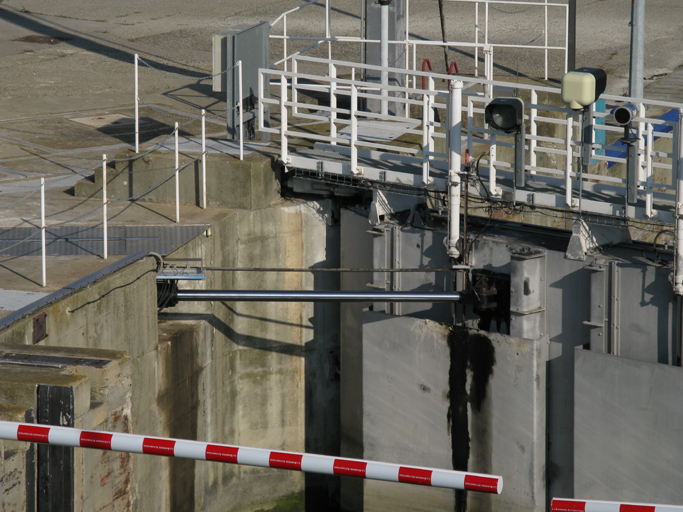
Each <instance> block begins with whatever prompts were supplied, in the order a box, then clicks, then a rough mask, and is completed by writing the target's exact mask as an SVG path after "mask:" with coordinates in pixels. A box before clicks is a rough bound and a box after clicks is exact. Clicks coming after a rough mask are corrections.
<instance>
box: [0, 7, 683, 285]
mask: <svg viewBox="0 0 683 512" xmlns="http://www.w3.org/2000/svg"><path fill="white" fill-rule="evenodd" d="M368 1H373V0H368ZM302 2H303V0H278V1H273V0H214V1H211V2H187V1H181V0H164V1H163V2H161V1H159V0H136V1H135V2H133V1H132V0H117V1H116V2H112V1H110V0H107V1H105V0H89V1H88V2H85V1H75V0H49V1H48V0H0V226H3V227H12V226H18V225H32V226H35V225H36V223H37V222H38V219H39V209H40V207H39V201H38V200H37V196H35V195H34V196H32V197H31V198H29V199H26V200H25V201H23V200H22V198H23V197H24V196H25V195H26V191H24V190H19V189H20V188H21V187H20V186H18V185H16V183H17V182H18V181H23V180H27V182H28V183H27V185H28V184H32V183H33V184H34V183H35V180H36V178H37V177H39V176H47V177H48V178H50V177H52V178H64V177H68V181H69V184H68V185H66V186H64V187H61V188H59V187H57V188H53V189H50V190H48V193H47V196H48V203H49V204H50V205H52V206H51V212H52V213H50V215H52V216H53V217H54V215H57V216H58V217H59V221H60V222H67V221H68V219H71V218H80V217H81V216H82V215H83V214H84V213H87V212H89V211H90V210H93V208H94V206H93V205H90V204H85V203H83V201H82V200H80V199H77V198H74V197H73V195H71V194H70V193H69V190H70V188H71V187H72V185H73V183H72V181H73V180H77V179H80V176H79V175H78V173H82V174H86V175H87V174H88V173H92V172H93V169H94V168H95V167H97V166H98V162H99V160H100V159H101V156H102V154H103V153H107V154H108V155H109V156H110V157H113V156H114V155H115V154H116V153H117V152H119V151H121V150H123V149H125V148H128V147H130V144H131V142H132V139H131V133H130V127H128V131H126V130H123V131H121V132H116V131H114V132H112V131H107V130H104V129H98V128H96V127H92V126H89V125H88V124H84V123H83V122H82V119H83V118H89V117H91V118H97V117H101V116H104V115H121V116H127V117H128V118H130V117H131V116H132V115H133V103H134V79H133V77H134V66H133V56H134V54H135V53H138V54H139V55H140V57H141V58H142V59H144V63H146V64H148V65H149V66H151V67H148V66H147V65H145V64H143V66H141V68H140V98H141V100H142V102H143V104H142V109H141V116H142V117H143V118H146V119H147V120H148V123H149V124H147V125H144V124H143V126H142V130H143V136H142V142H143V143H144V144H152V143H156V142H160V141H161V140H164V139H165V138H167V137H168V136H169V135H170V133H171V132H172V130H173V126H174V123H175V122H180V123H181V124H182V125H183V127H182V131H183V134H184V135H197V134H198V133H199V123H197V122H196V121H192V120H191V117H192V116H197V115H198V112H199V109H200V108H205V109H207V110H208V111H209V113H210V115H211V114H212V113H220V112H224V111H225V101H224V97H223V95H222V94H218V93H213V92H212V90H211V80H210V79H206V78H204V77H206V76H208V75H210V74H211V72H212V69H211V67H212V66H211V61H212V56H211V51H212V48H211V36H212V34H214V33H216V32H220V31H222V30H225V29H226V28H228V27H230V26H233V25H236V24H239V23H255V22H258V21H262V20H266V21H273V20H275V18H277V16H278V15H279V14H280V13H282V12H283V11H285V10H287V9H289V8H292V7H295V6H297V5H299V4H300V3H302ZM558 2H559V3H561V2H562V0H558ZM322 4H324V2H322V1H321V2H320V5H311V6H309V7H307V8H306V9H304V10H302V11H300V12H297V13H296V14H293V15H291V16H290V18H289V19H288V32H289V34H292V35H303V36H317V35H323V34H324V14H325V13H324V8H323V7H322ZM360 5H361V2H360V0H332V10H333V18H332V24H333V33H334V34H335V35H359V34H360ZM630 5H631V2H628V1H627V0H579V1H578V34H577V36H578V37H577V38H578V47H577V65H579V66H593V67H603V68H605V69H606V70H607V72H608V92H610V93H615V94H622V93H624V92H625V86H626V84H627V78H628V62H629V41H630V28H629V25H628V24H629V21H630ZM557 9H558V8H557V7H549V13H550V16H549V31H548V38H549V42H550V44H559V43H561V41H562V39H563V26H562V23H561V21H560V19H559V18H558V16H557V15H556V14H553V13H555V12H556V10H557ZM543 11H544V8H542V7H541V8H539V7H533V6H532V7H528V6H527V7H525V6H519V5H516V4H510V5H505V4H500V5H496V6H491V8H490V24H489V40H490V41H491V42H494V43H515V44H538V43H539V42H541V41H542V40H543V39H544V37H545V35H544V34H543V25H542V19H543V14H542V13H543ZM482 12H483V8H482ZM446 16H447V20H448V23H447V36H448V39H449V40H458V39H459V40H465V41H473V40H474V29H475V24H474V7H473V5H472V4H466V3H454V2H447V3H446ZM681 20H683V1H681V0H673V1H672V0H647V11H646V52H645V53H646V60H645V76H646V79H648V83H653V82H657V83H663V82H664V81H666V80H670V79H671V77H672V76H674V75H681V74H683V69H680V67H681V65H682V64H683V44H682V42H683V34H682V33H681ZM481 23H483V20H482V21H481ZM481 28H482V29H483V27H481ZM280 30H281V28H277V31H278V33H279V31H280ZM410 32H411V38H422V39H433V40H440V39H441V28H440V23H439V12H438V4H437V1H436V0H411V17H410ZM292 48H296V44H294V43H292V44H291V45H290V50H291V49H292ZM281 51H282V47H281V46H280V45H278V44H277V43H273V44H272V45H271V57H275V56H276V55H279V54H280V53H281ZM326 53H327V52H326V49H325V48H324V47H323V48H320V49H318V50H317V52H313V55H318V56H326ZM359 55H360V47H359V46H358V45H355V44H347V45H335V47H334V48H333V57H334V58H336V59H340V60H351V61H357V60H358V58H359ZM424 57H429V58H430V59H431V60H432V62H433V64H434V71H444V63H443V53H442V50H440V49H431V50H427V49H424V48H423V49H421V50H420V53H419V54H418V58H419V60H422V58H424ZM449 59H455V60H456V61H457V62H458V65H459V67H460V70H461V71H462V72H463V73H472V72H473V71H474V59H473V56H472V52H471V51H470V50H469V49H467V48H453V49H451V50H450V52H449ZM494 62H495V64H496V68H495V74H496V76H515V75H519V76H522V77H540V76H542V75H543V52H539V51H532V50H512V49H510V50H496V53H495V55H494ZM549 62H550V77H551V78H552V79H555V80H559V78H560V77H561V75H562V71H563V69H562V67H563V66H562V64H563V63H562V58H561V56H560V55H559V54H558V53H557V52H550V53H549ZM677 68H679V72H678V73H674V74H673V75H671V73H672V71H674V70H676V69H677ZM678 83H679V82H677V81H672V82H671V84H673V85H668V86H667V87H665V88H664V89H663V90H664V91H665V94H669V92H668V91H672V92H671V94H673V95H676V94H680V91H678V85H676V84H678ZM671 87H673V89H671ZM646 96H647V88H646ZM671 99H672V100H674V99H675V98H671ZM676 100H677V101H681V100H680V98H678V99H676ZM79 119H80V120H81V121H78V120H79ZM217 119H218V118H215V119H211V120H210V121H209V123H208V132H209V134H216V135H218V136H220V134H221V133H222V132H224V126H223V125H222V124H221V123H220V122H219V121H217ZM10 185H11V186H10ZM17 187H18V188H17ZM20 200H22V202H21V203H20V204H19V203H17V205H16V206H12V205H13V204H14V202H16V201H20ZM119 208H121V209H122V211H121V212H116V214H117V217H116V218H117V221H120V222H122V223H126V222H138V223H139V222H149V223H158V222H161V223H166V222H172V214H171V211H170V208H171V207H170V206H169V205H147V206H144V207H143V206H142V205H137V204H135V205H130V206H129V207H127V209H126V210H125V212H124V210H123V208H124V206H119ZM205 213H206V214H208V213H209V212H205ZM205 213H202V210H200V209H198V208H195V207H189V206H184V207H183V211H182V213H181V218H182V219H193V220H197V219H198V218H200V217H202V218H203V217H204V215H205ZM97 215H98V214H97V212H94V213H93V214H92V216H87V217H85V218H83V219H81V220H80V222H85V223H88V222H97ZM55 219H57V217H54V218H53V219H52V220H53V221H54V220H55ZM50 261H51V263H49V267H50V268H51V269H52V270H50V271H49V274H51V275H53V276H55V275H56V274H55V273H57V274H58V275H59V279H58V280H54V279H50V281H51V285H50V286H51V287H55V286H56V287H59V286H61V285H63V284H65V283H67V282H71V281H73V280H75V279H77V278H79V277H82V276H83V275H85V274H87V273H88V268H89V267H88V266H87V265H66V264H59V260H58V259H51V260H50ZM98 261H99V263H97V265H100V264H101V265H104V264H105V262H104V261H101V260H98ZM37 265H38V266H37ZM97 265H96V266H97ZM58 269H59V270H58ZM37 272H38V273H39V259H38V260H36V259H35V258H33V259H32V258H19V259H11V258H7V257H3V255H1V254H0V282H2V283H3V286H4V287H5V288H12V289H38V290H39V289H40V287H39V286H38V284H37V281H38V279H37V278H36V275H39V274H37ZM27 276H29V277H28V278H27ZM1 287H2V286H0V288H1ZM36 287H37V288H36Z"/></svg>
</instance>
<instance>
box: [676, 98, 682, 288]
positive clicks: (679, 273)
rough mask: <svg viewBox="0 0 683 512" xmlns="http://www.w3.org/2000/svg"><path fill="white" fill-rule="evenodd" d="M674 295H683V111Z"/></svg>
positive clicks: (677, 196)
mask: <svg viewBox="0 0 683 512" xmlns="http://www.w3.org/2000/svg"><path fill="white" fill-rule="evenodd" d="M674 293H676V294H677V295H683V109H679V110H678V166H677V172H676V260H675V267H674Z"/></svg>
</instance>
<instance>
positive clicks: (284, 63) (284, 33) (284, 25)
mask: <svg viewBox="0 0 683 512" xmlns="http://www.w3.org/2000/svg"><path fill="white" fill-rule="evenodd" d="M282 36H283V38H282V58H283V59H284V60H283V61H282V69H284V70H285V71H287V15H285V17H284V18H283V19H282Z"/></svg>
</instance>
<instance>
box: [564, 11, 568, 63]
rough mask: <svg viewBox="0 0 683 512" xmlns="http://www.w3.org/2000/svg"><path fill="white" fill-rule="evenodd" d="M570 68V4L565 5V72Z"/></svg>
mask: <svg viewBox="0 0 683 512" xmlns="http://www.w3.org/2000/svg"><path fill="white" fill-rule="evenodd" d="M568 68H569V4H567V5H565V6H564V73H565V74H567V71H568Z"/></svg>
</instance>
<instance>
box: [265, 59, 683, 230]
mask: <svg viewBox="0 0 683 512" xmlns="http://www.w3.org/2000/svg"><path fill="white" fill-rule="evenodd" d="M307 63H313V64H318V66H307V69H308V71H307V72H305V73H303V72H299V69H300V68H301V66H302V65H303V64H307ZM319 64H324V65H325V66H319ZM321 67H326V68H327V69H328V70H329V72H328V73H321V72H316V71H313V70H315V69H320V68H321ZM385 69H387V70H388V71H389V72H390V73H396V74H403V76H404V78H405V80H406V83H410V81H411V80H410V79H411V78H413V79H418V78H419V79H420V82H421V80H422V78H423V77H424V78H425V79H426V82H427V89H425V90H423V89H418V88H415V87H401V86H394V85H383V84H379V83H368V82H364V81H360V80H357V79H356V78H355V77H356V76H357V75H359V74H360V73H359V71H362V70H372V71H375V72H376V71H380V70H382V68H381V67H380V66H371V65H364V64H359V63H352V62H343V61H335V60H328V59H318V58H313V57H306V56H298V57H295V58H294V59H293V61H292V71H283V70H275V69H262V70H261V71H260V72H261V80H260V81H261V84H263V83H265V82H266V81H271V80H272V81H274V82H275V83H279V84H280V87H276V88H273V89H272V90H271V91H272V93H273V96H264V94H265V92H264V90H263V87H261V91H260V94H261V96H260V103H259V108H260V109H263V108H264V106H266V105H269V106H271V107H273V108H279V109H280V114H281V124H280V126H271V127H270V128H268V127H264V126H262V125H261V126H260V127H259V128H260V129H261V130H262V131H264V132H267V133H271V134H275V135H278V136H279V138H280V144H281V160H282V161H283V162H284V163H285V164H286V165H289V166H291V167H295V168H301V169H308V170H310V171H320V172H321V174H325V173H327V174H330V173H332V174H341V175H350V176H361V177H363V178H364V179H366V180H370V181H389V182H395V183H402V184H408V185H411V186H416V187H427V188H436V189H441V190H445V189H446V187H447V179H446V176H445V174H444V173H445V172H446V171H447V170H448V169H449V167H448V161H449V156H448V153H449V151H448V145H449V143H450V142H449V140H448V138H447V130H448V129H449V128H450V127H449V125H448V124H447V123H446V122H443V121H437V120H436V119H437V117H438V118H439V119H441V120H447V119H462V120H463V125H462V140H461V142H462V145H463V146H464V147H466V148H467V149H468V151H469V154H470V155H472V157H473V158H474V157H478V156H480V155H481V160H480V162H479V164H480V166H479V170H480V172H481V173H482V177H485V178H486V180H485V181H486V182H484V180H470V187H471V191H472V192H473V193H475V194H479V195H480V196H482V197H492V198H498V199H503V198H505V199H506V200H509V201H510V202H514V203H532V204H534V205H538V206H547V207H552V208H562V209H566V210H570V211H575V212H577V213H580V212H588V213H595V214H600V215H607V216H613V217H618V218H621V219H624V218H636V219H655V220H658V221H661V222H670V223H671V222H674V220H675V217H676V213H675V211H674V210H675V208H674V206H675V203H676V186H677V185H676V180H677V166H678V161H679V160H680V159H681V155H682V154H683V151H682V150H681V146H682V145H683V142H681V136H682V135H683V129H682V128H681V120H680V116H679V115H676V111H677V110H679V109H683V104H676V103H668V102H663V101H655V100H647V99H637V98H627V97H623V96H612V95H602V97H601V98H602V99H603V100H605V101H606V102H607V104H608V105H612V106H616V105H621V104H624V103H633V104H635V105H636V108H637V111H638V116H637V117H636V118H635V119H634V122H633V130H634V131H635V133H636V135H637V136H639V138H640V140H639V151H638V165H637V170H638V177H637V184H636V189H637V201H636V202H632V203H627V201H626V190H627V178H626V177H622V176H619V175H618V174H619V173H617V172H614V170H611V168H613V167H614V166H615V165H619V164H622V165H623V164H625V162H626V154H625V150H624V153H623V154H620V153H619V151H620V150H621V149H622V148H620V146H619V144H618V141H614V140H611V139H617V138H618V137H619V135H620V134H622V133H623V127H619V126H616V125H611V124H609V120H610V116H609V113H607V112H598V111H596V110H595V108H592V109H591V110H590V111H589V112H588V113H587V117H586V122H585V123H583V127H584V128H586V129H587V130H588V133H589V136H590V140H592V141H593V143H592V144H590V147H589V148H588V149H589V151H590V158H591V161H592V162H593V163H594V164H595V163H601V165H593V166H592V167H590V168H589V170H588V174H584V173H583V169H582V166H581V165H579V161H578V159H579V157H580V156H581V151H580V150H581V148H582V140H581V137H582V134H581V132H582V129H580V128H582V124H581V122H580V121H581V119H580V116H579V115H578V114H577V112H575V111H573V110H571V109H569V108H566V107H564V106H562V105H563V103H562V101H561V97H560V89H559V88H555V87H547V86H537V85H531V84H524V83H511V82H504V81H495V80H487V79H481V78H470V77H465V76H452V75H444V74H438V73H431V72H422V71H412V70H408V71H406V70H403V69H399V68H385ZM343 75H346V76H347V77H348V76H349V75H350V76H351V78H340V76H343ZM453 80H458V81H461V82H462V83H463V91H462V95H463V102H462V110H461V111H458V112H450V111H449V104H448V99H447V98H448V96H449V93H448V91H445V90H443V89H436V87H435V84H436V83H437V82H440V81H444V82H446V83H449V82H450V81H453ZM412 81H413V82H415V80H412ZM382 90H386V91H388V92H389V94H392V95H394V96H392V97H391V98H390V99H389V102H390V103H394V104H397V105H399V104H401V105H405V110H406V113H405V115H400V116H397V115H382V114H379V113H377V112H370V111H361V110H359V109H358V100H359V99H378V98H379V95H378V94H377V91H382ZM306 92H308V93H311V92H314V93H316V94H318V95H320V94H321V93H322V94H323V95H325V96H327V95H329V102H325V104H319V105H317V104H316V105H311V104H310V103H306V102H303V101H300V98H299V97H300V94H302V93H306ZM515 94H519V95H522V96H525V97H526V98H527V101H526V106H525V107H526V113H525V120H526V122H527V126H528V129H527V132H528V133H527V135H526V138H525V142H526V146H527V154H528V163H527V164H526V165H525V171H526V172H527V173H528V175H529V176H530V177H531V180H528V181H530V183H529V186H527V187H525V188H523V189H520V188H516V187H515V185H514V183H513V182H514V180H512V176H513V172H514V159H513V158H512V155H511V154H510V155H509V157H508V156H506V155H505V154H504V152H503V151H500V150H499V151H497V149H498V148H510V147H512V146H513V142H512V137H511V136H509V135H506V134H504V133H502V132H499V131H495V130H493V129H491V128H489V127H487V126H486V125H484V124H483V113H484V108H485V106H486V105H487V104H488V102H489V101H491V99H492V98H493V97H494V96H512V95H515ZM541 95H543V96H545V97H546V98H547V100H546V101H545V102H541V101H540V100H539V97H541ZM344 96H345V97H346V98H347V100H350V107H348V108H340V107H339V106H338V103H339V99H340V98H341V97H344ZM328 104H329V106H328ZM410 107H413V115H414V112H415V111H417V112H418V117H417V118H414V117H411V108H410ZM662 110H665V111H669V112H670V113H671V111H673V115H670V116H665V117H660V113H661V111H662ZM650 112H657V113H655V114H654V115H651V114H649V113H650ZM436 113H438V116H437V115H435V114H436ZM577 117H579V119H576V118H577ZM366 122H377V123H384V124H385V126H391V122H393V123H397V126H400V123H405V122H410V123H413V124H412V125H411V126H410V127H403V128H402V129H401V133H402V134H403V135H404V137H402V138H397V139H396V140H394V141H391V142H389V141H383V140H377V139H374V140H373V139H372V138H370V137H363V136H361V135H359V126H361V124H362V123H366ZM306 123H317V124H318V127H319V129H317V130H316V132H315V133H312V132H311V131H310V130H308V131H304V130H301V129H297V126H299V125H301V124H306ZM325 125H326V129H324V128H325ZM342 132H344V133H343V134H342ZM598 134H602V135H604V137H600V138H601V139H604V138H607V140H606V141H605V142H595V141H596V140H597V135H598ZM406 136H408V137H410V136H412V137H413V141H410V142H409V141H408V140H407V138H408V137H406ZM416 136H417V137H419V136H422V143H421V144H418V143H416V142H414V139H415V137H416ZM292 139H297V140H299V141H300V140H305V141H309V142H313V143H318V144H319V145H320V144H322V145H323V146H324V147H325V148H326V149H328V150H329V151H334V152H336V153H338V154H339V155H341V156H344V157H345V158H346V160H343V159H341V158H340V159H338V160H339V161H330V160H326V159H325V158H323V157H322V156H316V155H306V154H304V153H301V152H298V153H296V152H292V151H291V150H290V144H291V142H292ZM668 146H670V147H668ZM437 147H440V148H446V151H443V150H437V149H436V148H437ZM507 152H508V153H512V152H511V151H507ZM486 153H488V155H489V156H488V157H486V156H485V155H486ZM361 159H362V160H363V165H360V164H359V161H360V160H361ZM389 164H394V165H393V167H392V166H391V165H389ZM401 165H403V167H404V168H403V169H402V168H401ZM410 166H413V168H415V167H419V168H421V170H422V175H421V176H418V175H416V174H415V172H412V173H409V172H406V170H405V167H410ZM462 171H463V169H462V168H460V169H459V170H458V172H462Z"/></svg>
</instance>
